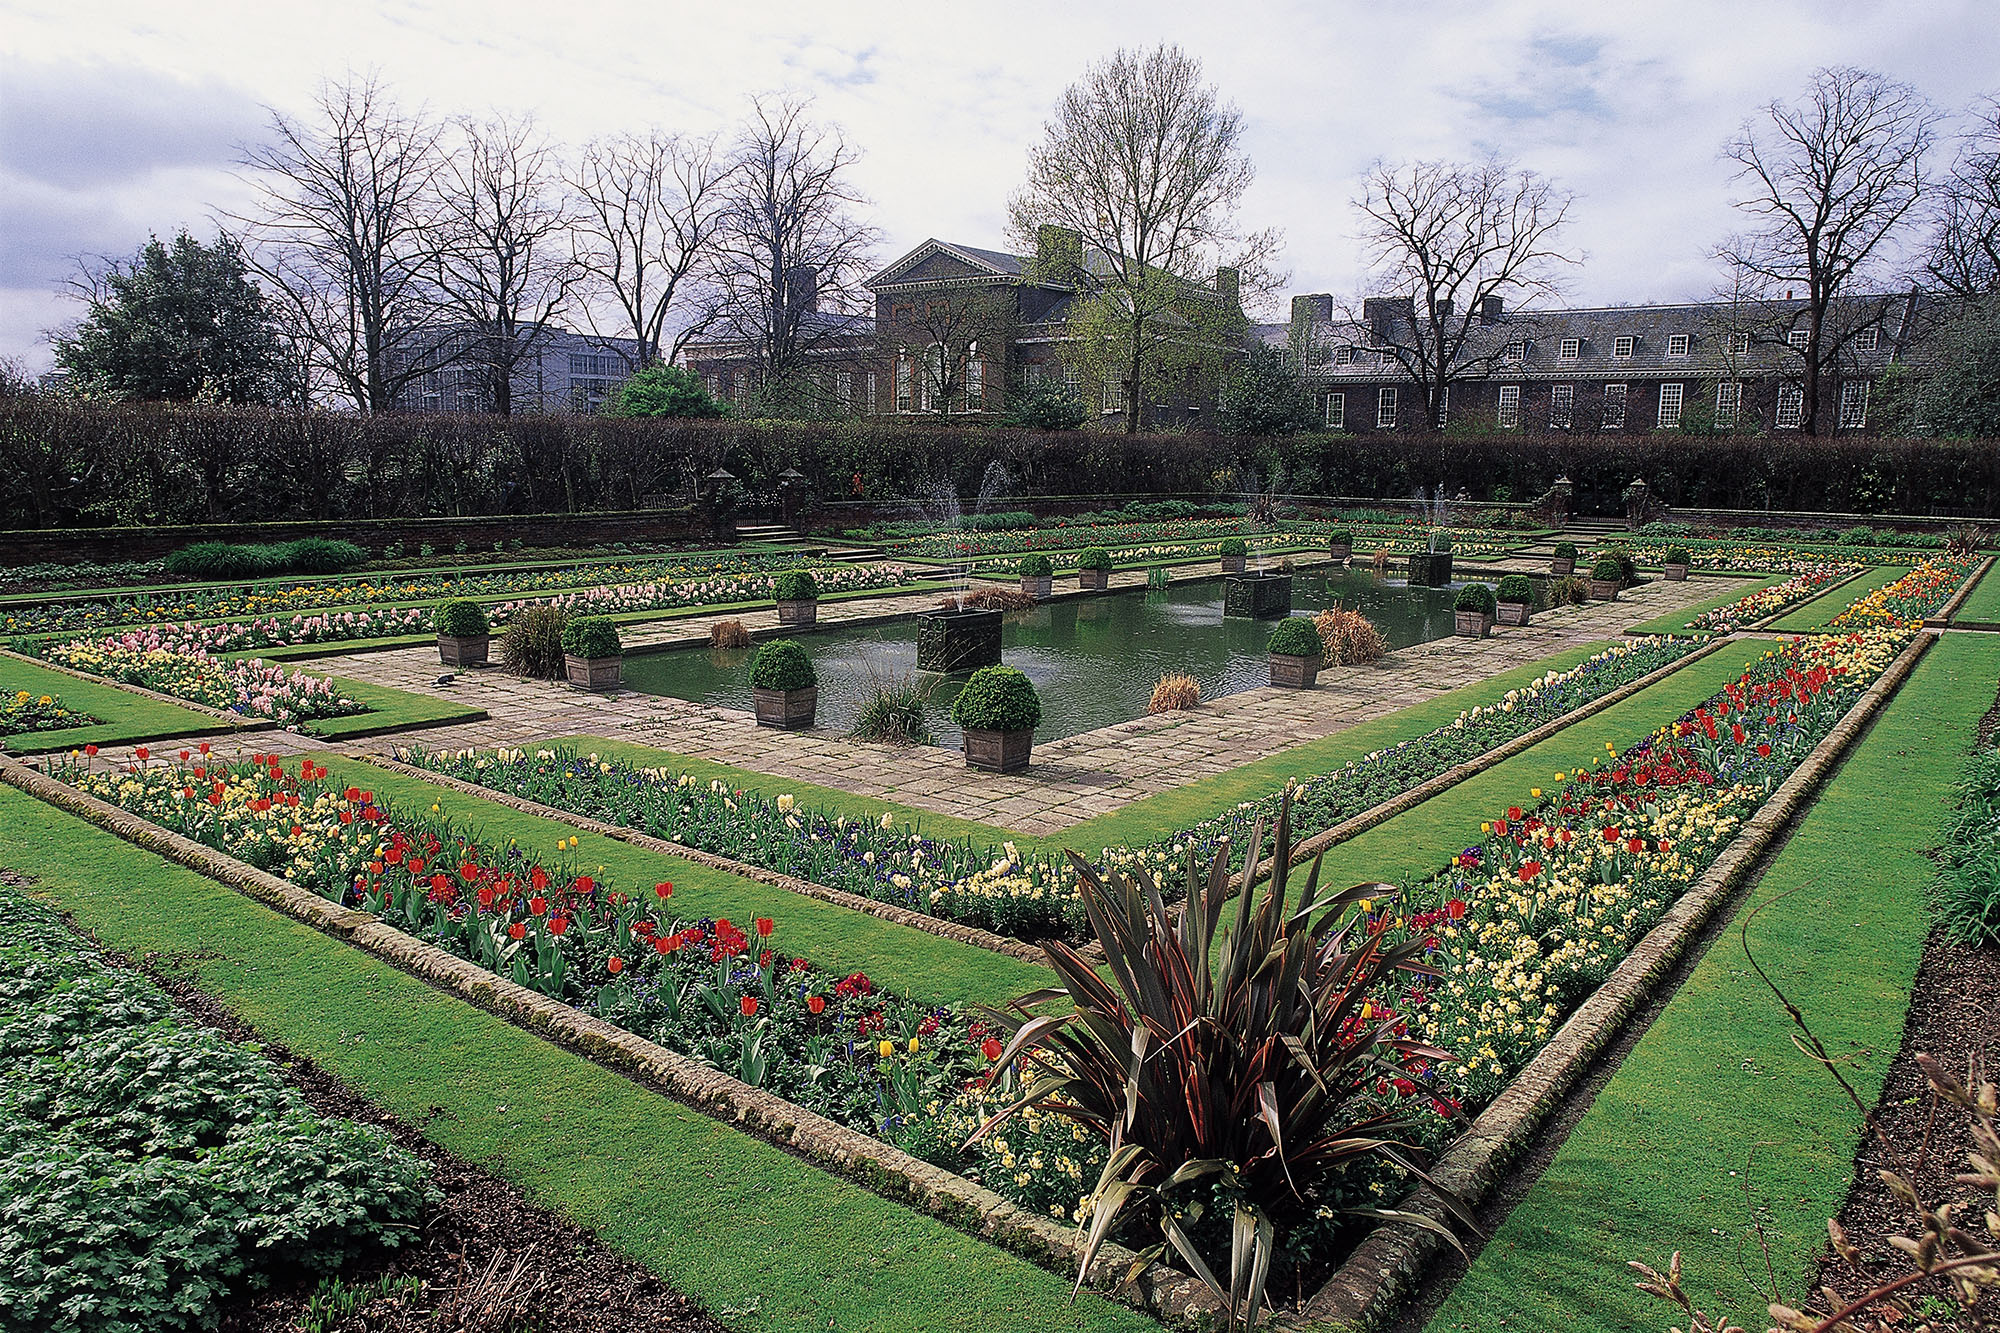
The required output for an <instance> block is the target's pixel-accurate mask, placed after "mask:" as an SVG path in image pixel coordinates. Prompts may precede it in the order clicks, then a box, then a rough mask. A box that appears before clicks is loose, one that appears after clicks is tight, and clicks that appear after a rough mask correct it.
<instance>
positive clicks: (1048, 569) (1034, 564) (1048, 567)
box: [1021, 555, 1056, 579]
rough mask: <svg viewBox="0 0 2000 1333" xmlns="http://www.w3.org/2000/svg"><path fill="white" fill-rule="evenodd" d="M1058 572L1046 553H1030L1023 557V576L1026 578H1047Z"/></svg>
mask: <svg viewBox="0 0 2000 1333" xmlns="http://www.w3.org/2000/svg"><path fill="white" fill-rule="evenodd" d="M1055 572H1056V567H1055V566H1054V565H1052V564H1050V563H1049V558H1048V557H1047V556H1045V555H1030V556H1023V557H1022V558H1021V577H1022V578H1024V579H1045V578H1048V577H1049V576H1050V575H1051V574H1054V573H1055Z"/></svg>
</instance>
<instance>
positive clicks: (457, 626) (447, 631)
mask: <svg viewBox="0 0 2000 1333" xmlns="http://www.w3.org/2000/svg"><path fill="white" fill-rule="evenodd" d="M431 619H432V623H433V624H434V625H436V626H437V632H438V633H439V634H442V635H445V636H446V637H447V638H453V639H476V638H478V637H479V636H480V635H482V634H490V633H492V632H493V625H492V622H490V621H488V620H487V619H486V608H485V607H483V606H481V605H480V604H479V603H477V602H474V601H468V600H467V599H465V598H462V597H461V598H459V599H457V600H455V601H450V602H440V603H438V609H437V612H436V614H435V615H434V616H433V617H432V618H431Z"/></svg>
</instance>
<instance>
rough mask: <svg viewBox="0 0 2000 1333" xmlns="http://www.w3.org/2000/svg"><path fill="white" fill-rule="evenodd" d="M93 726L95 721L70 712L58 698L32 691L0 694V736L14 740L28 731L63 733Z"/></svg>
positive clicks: (95, 719) (84, 715)
mask: <svg viewBox="0 0 2000 1333" xmlns="http://www.w3.org/2000/svg"><path fill="white" fill-rule="evenodd" d="M97 724H98V719H97V718H94V717H92V716H91V715H90V714H88V713H85V712H83V711H81V710H79V709H75V708H71V707H70V706H69V705H67V704H65V703H64V702H63V701H62V696H61V695H58V694H36V693H35V692H34V691H32V690H15V691H14V692H13V693H12V694H4V693H0V736H18V735H21V734H23V733H25V732H30V731H67V730H69V729H70V728H73V727H90V726H96V725H97Z"/></svg>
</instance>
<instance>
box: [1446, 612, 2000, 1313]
mask: <svg viewBox="0 0 2000 1333" xmlns="http://www.w3.org/2000/svg"><path fill="white" fill-rule="evenodd" d="M1997 676H2000V642H1995V641H1992V640H1987V639H1984V638H1977V637H1973V636H1964V635H1958V636H1947V637H1946V638H1945V639H1944V640H1943V641H1942V642H1940V643H1939V644H1938V645H1937V646H1936V647H1935V648H1933V649H1932V650H1931V652H1930V654H1929V655H1928V656H1927V657H1926V658H1925V659H1924V661H1923V662H1922V663H1920V664H1919V666H1918V668H1917V670H1916V672H1915V674H1914V675H1913V676H1912V677H1911V678H1910V680H1909V681H1908V682H1906V683H1905V685H1904V687H1903V689H1902V690H1901V692H1900V693H1899V694H1898V695H1897V696H1896V698H1895V699H1894V700H1893V701H1892V702H1891V703H1890V705H1889V706H1888V708H1887V709H1886V710H1885V711H1884V713H1883V714H1882V715H1881V716H1880V718H1879V720H1878V722H1877V724H1876V726H1875V727H1874V728H1873V730H1872V731H1871V732H1870V733H1869V734H1868V735H1867V736H1866V737H1865V739H1864V740H1863V741H1862V743H1861V744H1860V746H1859V747H1858V748H1857V749H1856V750H1855V751H1854V752H1853V753H1851V754H1850V756H1849V758H1848V760H1847V762H1846V763H1845V764H1844V765H1843V766H1842V767H1841V769H1840V771H1839V773H1838V774H1837V775H1836V777H1835V778H1834V780H1833V781H1832V783H1831V784H1830V785H1829V786H1828V787H1827V788H1826V789H1825V791H1824V792H1823V793H1822V794H1821V796H1820V798H1819V799H1818V801H1817V802H1816V803H1815V804H1814V805H1813V806H1812V808H1811V809H1810V811H1809V812H1808V813H1807V814H1806V815H1805V817H1804V818H1803V820H1802V821H1801V823H1800V825H1799V828H1798V830H1797V833H1796V835H1795V836H1794V837H1793V839H1792V840H1791V842H1790V843H1789V844H1788V845H1787V846H1786V847H1785V849H1784V851H1783V852H1782V853H1781V854H1780V855H1779V857H1778V858H1777V860H1776V861H1775V862H1774V863H1773V864H1772V866H1771V868H1770V870H1769V871H1768V873H1766V874H1765V876H1764V877H1763V880H1762V882H1761V883H1759V884H1758V885H1757V887H1756V889H1755V891H1754V893H1753V895H1752V899H1751V901H1752V902H1753V903H1756V904H1769V905H1770V906H1769V907H1768V908H1767V909H1766V910H1765V911H1763V912H1762V914H1761V915H1759V916H1758V917H1757V918H1756V920H1755V923H1754V924H1753V925H1752V926H1751V929H1750V938H1751V945H1752V948H1753V950H1754V951H1755V953H1756V955H1757V958H1758V959H1759V961H1761V962H1762V963H1763V964H1764V966H1765V967H1766V968H1768V969H1770V970H1771V971H1772V973H1773V975H1774V976H1775V977H1776V978H1777V979H1778V981H1779V984H1780V985H1781V986H1783V987H1785V988H1786V990H1787V992H1788V993H1789V994H1790V996H1791V997H1792V998H1793V1000H1794V1001H1796V1002H1797V1003H1798V1004H1799V1005H1800V1007H1801V1008H1802V1009H1803V1010H1804V1012H1805V1014H1806V1017H1807V1019H1808V1021H1809V1022H1810V1023H1811V1024H1812V1025H1813V1027H1814V1030H1815V1031H1816V1032H1817V1033H1818V1034H1819V1035H1820V1037H1821V1038H1822V1039H1823V1040H1824V1041H1825V1042H1826V1044H1827V1046H1828V1048H1829V1049H1830V1050H1831V1051H1833V1052H1834V1053H1835V1054H1836V1055H1837V1056H1840V1057H1843V1058H1849V1059H1850V1060H1851V1063H1849V1064H1848V1065H1847V1072H1848V1076H1849V1077H1850V1079H1851V1080H1852V1081H1853V1082H1854V1083H1855V1085H1856V1087H1857V1089H1858V1090H1859V1092H1860V1094H1861V1096H1862V1098H1863V1099H1864V1100H1866V1101H1870V1102H1872V1101H1873V1100H1874V1099H1875V1097H1876V1096H1877V1095H1878V1094H1879V1092H1880V1089H1881V1085H1882V1079H1883V1076H1884V1073H1885V1071H1886V1069H1887V1066H1888V1063H1889V1060H1890V1059H1891V1057H1892V1056H1893V1055H1894V1054H1895V1052H1896V1049H1897V1046H1898V1044H1899V1042H1900V1040H1901V1033H1902V1027H1903V1015H1904V1010H1905V1008H1906V1006H1907V1004H1908V1001H1909V988H1910V984H1911V979H1912V978H1913V977H1914V975H1915V973H1916V968H1917V964H1918V961H1919V958H1920V955H1921V950H1922V947H1923V942H1924V937H1925V934H1926V931H1927V929H1928V924H1929V923H1928V920H1927V917H1926V913H1925V908H1924V894H1925V886H1926V884H1927V883H1928V881H1929V880H1930V877H1931V873H1932V866H1931V863H1930V860H1929V859H1928V858H1927V857H1926V856H1925V855H1924V851H1925V847H1926V845H1927V844H1928V843H1930V842H1931V840H1932V839H1933V838H1934V837H1935V836H1936V830H1937V829H1938V828H1939V827H1940V825H1941V821H1942V819H1943V817H1944V814H1945V811H1946V809H1947V807H1948V805H1949V803H1950V801H1951V799H1952V787H1953V783H1954V781H1955V780H1956V778H1957V776H1958V772H1959V767H1960V764H1961V762H1962V760H1963V757H1964V754H1965V751H1966V749H1967V747H1968V746H1969V745H1970V743H1971V741H1972V739H1973V735H1974V728H1975V727H1976V724H1977V722H1978V720H1979V717H1980V715H1981V714H1982V713H1984V712H1985V711H1986V709H1987V708H1988V707H1989V706H1990V705H1991V703H1992V701H1993V694H1994V686H1995V681H1996V677H1997ZM1785 894H1790V895H1791V896H1789V897H1783V896H1782V895H1785ZM1792 1032H1793V1029H1792V1027H1791V1025H1790V1024H1789V1023H1788V1022H1787V1021H1786V1018H1785V1015H1784V1013H1783V1011H1782V1010H1781V1009H1780V1008H1779V1006H1778V1004H1777V1001H1776V1000H1775V998H1774V997H1773V996H1772V995H1771V993H1770V992H1769V991H1768V990H1767V989H1766V988H1765V987H1764V985H1763V983H1762V982H1760V981H1759V980H1758V979H1757V977H1756V975H1755V974H1754V973H1753V972H1751V971H1750V970H1749V968H1748V966H1747V961H1746V959H1745V956H1744V953H1743V948H1742V945H1741V943H1740V942H1739V940H1738V938H1737V935H1736V928H1735V927H1734V926H1732V927H1731V928H1730V930H1729V931H1728V932H1727V933H1726V934H1724V935H1723V936H1721V937H1720V938H1719V939H1718V940H1717V941H1716V943H1715V944H1714V946H1713V947H1712V948H1711V949H1710V950H1709V952H1708V954H1707V956H1706V957H1704V958H1703V959H1702V960H1701V962H1700V963H1699V964H1698V965H1697V966H1696V968H1695V970H1694V972H1693V973H1692V975H1691V976H1690V977H1689V979H1688V981H1687V983H1686V984H1685V985H1684V986H1683V987H1682V988H1681V989H1680V991H1679V993H1677V994H1676V995H1675V996H1674V998H1673V1000H1672V1001H1671V1002H1670V1003H1669V1004H1668V1005H1667V1007H1666V1008H1665V1010H1664V1011H1663V1012H1662V1013H1661V1015H1660V1017H1659V1018H1658V1020H1657V1021H1656V1022H1654V1024H1653V1026H1652V1027H1651V1028H1650V1029H1649V1030H1648V1031H1647V1032H1646V1034H1645V1036H1644V1037H1643V1038H1642V1039H1641V1040H1640V1042H1639V1043H1638V1045H1637V1046H1636V1047H1635V1048H1634V1049H1633V1051H1632V1053H1631V1054H1630V1055H1629V1056H1628V1057H1627V1058H1626V1060H1625V1062H1624V1064H1623V1065H1622V1066H1620V1068H1619V1070H1618V1072H1617V1073H1616V1075H1615V1076H1614V1077H1613V1078H1612V1080H1611V1082H1610V1083H1609V1084H1608V1085H1607V1086H1606V1087H1605V1088H1604V1090H1603V1091H1602V1092H1601V1093H1599V1094H1598V1096H1597V1099H1596V1101H1595V1103H1594V1104H1593V1105H1592V1106H1591V1108H1590V1109H1589V1111H1588V1112H1587V1113H1586V1114H1585V1115H1584V1117H1583V1119H1582V1121H1581V1122H1580V1123H1579V1124H1578V1125H1577V1127H1576V1129H1575V1130H1574V1131H1572V1133H1571V1134H1570V1136H1569V1138H1568V1139H1567V1140H1566V1141H1565V1142H1564V1143H1563V1145H1562V1147H1561V1148H1560V1150H1558V1152H1557V1154H1556V1157H1555V1160H1554V1161H1553V1162H1551V1164H1550V1165H1549V1167H1548V1170H1547V1171H1546V1172H1545V1173H1544V1174H1543V1176H1542V1178H1541V1179H1540V1180H1539V1181H1538V1182H1537V1183H1536V1184H1535V1186H1534V1187H1533V1189H1532V1190H1531V1191H1530V1192H1529V1194H1528V1196H1527V1197H1526V1198H1525V1199H1524V1200H1523V1201H1522V1202H1521V1204H1520V1206H1519V1207H1517V1208H1516V1209H1515V1210H1514V1212H1513V1215H1512V1216H1510V1217H1509V1218H1508V1219H1507V1221H1506V1222H1505V1223H1504V1224H1503V1225H1502V1226H1501V1227H1500V1229H1499V1230H1498V1232H1497V1233H1496V1234H1495V1235H1494V1237H1493V1239H1492V1241H1491V1243H1489V1244H1488V1245H1487V1247H1486V1249H1485V1251H1484V1252H1483V1253H1482V1254H1481V1255H1480V1257H1479V1259H1478V1261H1477V1262H1476V1263H1475V1264H1474V1265H1473V1268H1472V1271H1471V1273H1470V1274H1469V1275H1468V1276H1467V1278H1466V1279H1465V1281H1464V1282H1462V1283H1461V1284H1460V1285H1459V1287H1458V1289H1457V1290H1456V1291H1454V1292H1453V1293H1452V1295H1451V1297H1450V1298H1449V1300H1448V1301H1447V1302H1446V1304H1445V1305H1444V1307H1443V1308H1442V1309H1441V1310H1440V1311H1439V1312H1438V1315H1437V1317H1436V1318H1435V1319H1434V1320H1433V1321H1432V1322H1431V1324H1430V1329H1431V1330H1432V1331H1433V1333H1446V1331H1447V1330H1453V1331H1455V1330H1467V1329H1473V1330H1499V1329H1516V1328H1562V1329H1566V1330H1582V1331H1583V1333H1592V1331H1594V1330H1603V1331H1604V1333H1611V1331H1612V1330H1616V1331H1617V1333H1630V1331H1631V1330H1639V1329H1644V1330H1654V1329H1660V1328H1665V1327H1666V1326H1667V1325H1668V1324H1669V1323H1670V1322H1672V1312H1671V1311H1670V1309H1669V1307H1667V1306H1666V1305H1664V1304H1661V1303H1659V1302H1656V1301H1654V1300H1652V1299H1651V1298H1648V1297H1644V1296H1641V1295H1640V1294H1638V1293H1637V1292H1635V1291H1634V1290H1633V1289H1632V1275H1631V1273H1629V1272H1628V1271H1627V1270H1626V1268H1625V1263H1626V1261H1627V1260H1633V1259H1636V1260H1640V1261H1642V1262H1645V1263H1650V1264H1653V1265H1654V1266H1655V1267H1658V1268H1662V1269H1664V1268H1665V1267H1666V1263H1667V1259H1668V1257H1669V1256H1670V1255H1671V1254H1672V1253H1673V1252H1674V1251H1675V1250H1679V1251H1681V1252H1682V1253H1683V1254H1684V1255H1685V1263H1686V1279H1685V1285H1686V1287H1687V1289H1688V1291H1689V1292H1690V1293H1691V1294H1692V1295H1693V1296H1694V1297H1695V1299H1696V1301H1697V1303H1699V1304H1701V1305H1703V1306H1705V1307H1707V1308H1708V1309H1709V1310H1710V1312H1711V1313H1713V1314H1718V1315H1720V1314H1728V1315H1733V1316H1734V1317H1735V1318H1736V1319H1737V1320H1738V1321H1740V1322H1742V1323H1743V1324H1745V1325H1746V1326H1749V1327H1755V1328H1762V1327H1764V1326H1765V1316H1764V1314H1763V1313H1762V1311H1763V1308H1764V1305H1765V1303H1766V1302H1767V1301H1768V1300H1770V1299H1771V1293H1770V1292H1769V1290H1768V1286H1767V1282H1768V1280H1767V1278H1766V1277H1765V1274H1764V1257H1763V1253H1762V1250H1761V1248H1760V1245H1759V1241H1758V1237H1757V1234H1756V1231H1755V1229H1754V1222H1756V1221H1758V1220H1761V1222H1762V1225H1763V1228H1764V1234H1765V1236H1766V1237H1767V1238H1768V1241H1769V1243H1770V1246H1771V1261H1772V1264H1773V1265H1774V1267H1775V1270H1776V1273H1777V1275H1778V1280H1779V1293H1780V1294H1781V1295H1782V1296H1783V1297H1784V1298H1785V1299H1787V1300H1788V1301H1790V1302H1791V1303H1792V1304H1797V1303H1798V1302H1799V1301H1800V1300H1801V1299H1802V1297H1803V1294H1804V1287H1805V1284H1806V1283H1807V1282H1809V1281H1810V1278H1811V1274H1812V1267H1813V1264H1814V1262H1815V1260H1816V1256H1817V1255H1818V1253H1819V1252H1820V1250H1822V1249H1823V1248H1824V1247H1825V1244H1826V1218H1827V1217H1829V1216H1831V1215H1832V1214H1833V1213H1835V1212H1837V1211H1838V1210H1839V1207H1840V1204H1841V1201H1842V1199H1843V1198H1844V1197H1845V1195H1846V1191H1847V1186H1848V1182H1849V1180H1850V1178H1851V1174H1852V1170H1853V1155H1854V1150H1855V1147H1856V1145H1857V1143H1858V1141H1859V1135H1860V1128H1861V1127H1860V1121H1859V1118H1858V1116H1857V1115H1856V1114H1855V1112H1854V1110H1853V1108H1852V1107H1851V1106H1850V1105H1849V1104H1848V1102H1847V1100H1846V1098H1845V1097H1844V1095H1843V1094H1842V1093H1841V1092H1840V1090H1839V1089H1838V1088H1837V1087H1836V1086H1835V1085H1834V1083H1833V1081H1832V1079H1830V1078H1829V1077H1828V1076H1827V1075H1826V1074H1825V1073H1824V1072H1822V1071H1820V1070H1819V1069H1817V1068H1816V1067H1814V1066H1813V1065H1811V1064H1810V1063H1809V1062H1808V1061H1807V1060H1806V1058H1805V1057H1804V1056H1803V1055H1801V1054H1800V1053H1799V1052H1798V1051H1797V1050H1796V1049H1794V1047H1793V1046H1792V1040H1791V1039H1792ZM1753 1210H1754V1212H1753Z"/></svg>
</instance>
